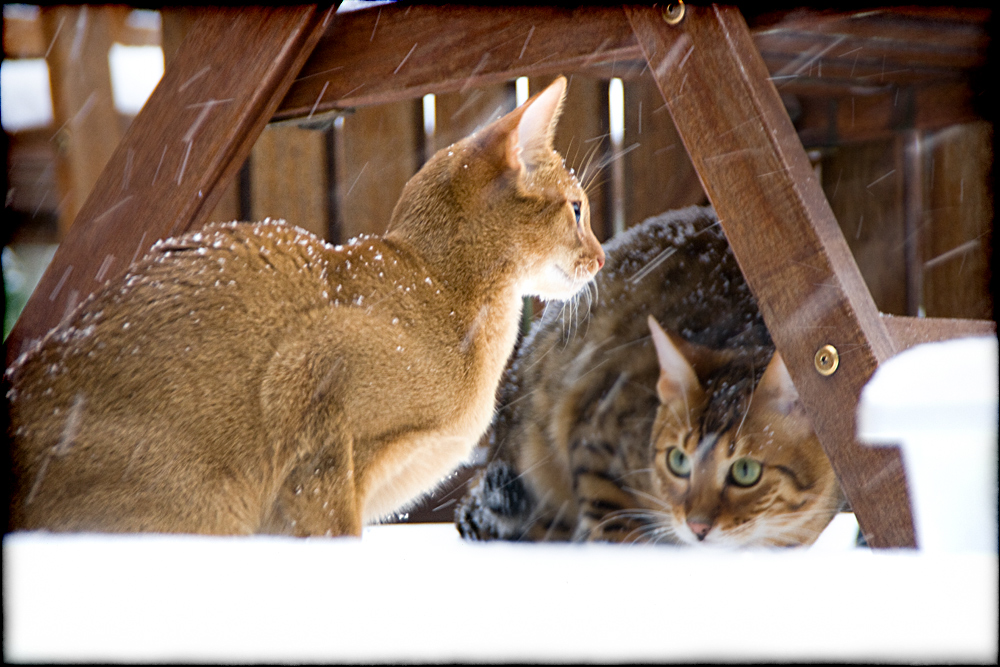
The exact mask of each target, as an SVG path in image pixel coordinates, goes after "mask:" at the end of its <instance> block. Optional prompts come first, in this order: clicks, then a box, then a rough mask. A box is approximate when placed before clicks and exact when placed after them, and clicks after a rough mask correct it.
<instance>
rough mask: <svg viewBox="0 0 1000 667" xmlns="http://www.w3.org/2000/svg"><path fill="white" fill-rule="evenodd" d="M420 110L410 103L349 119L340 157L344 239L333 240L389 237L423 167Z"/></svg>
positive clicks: (338, 175)
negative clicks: (393, 217) (400, 204)
mask: <svg viewBox="0 0 1000 667" xmlns="http://www.w3.org/2000/svg"><path fill="white" fill-rule="evenodd" d="M419 111H420V102H419V101H417V100H408V101H404V102H396V103H393V104H384V105H380V106H376V107H369V108H364V109H358V110H357V112H356V113H353V114H350V115H348V116H345V117H344V121H343V126H342V127H339V128H338V129H337V140H336V141H337V147H336V153H335V155H336V157H335V173H336V182H337V186H336V187H337V207H336V208H337V220H336V225H335V227H336V229H337V230H338V232H337V233H338V236H339V238H335V239H331V240H332V241H335V242H341V241H346V240H347V239H350V238H352V237H355V236H358V235H360V234H379V235H381V234H384V233H385V231H386V228H387V227H388V225H389V218H390V217H391V215H392V209H393V208H395V206H396V201H397V200H398V199H399V195H400V194H402V192H403V186H404V185H406V182H407V181H408V180H409V179H410V177H411V176H413V174H415V173H416V172H417V169H418V168H419V167H420V165H419V161H418V159H417V156H418V153H420V152H422V150H421V144H422V143H423V139H422V134H423V127H422V121H421V122H420V123H419V124H418V120H419V119H420V117H419V116H418V112H419ZM418 131H419V134H418Z"/></svg>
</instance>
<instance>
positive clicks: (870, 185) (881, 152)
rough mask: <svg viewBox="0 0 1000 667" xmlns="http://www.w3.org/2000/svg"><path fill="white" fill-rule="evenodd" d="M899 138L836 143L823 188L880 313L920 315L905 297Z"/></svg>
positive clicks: (825, 166)
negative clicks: (908, 305)
mask: <svg viewBox="0 0 1000 667" xmlns="http://www.w3.org/2000/svg"><path fill="white" fill-rule="evenodd" d="M898 143H899V140H898V139H897V138H895V137H891V138H889V139H885V140H882V141H878V142H867V143H862V144H847V145H843V146H838V147H837V149H836V150H835V151H833V152H832V154H831V155H830V156H829V157H827V158H826V159H824V160H823V188H824V190H825V193H826V197H827V201H828V202H829V205H830V209H831V210H832V211H833V213H834V215H835V216H836V218H837V221H838V223H839V225H840V229H841V231H842V232H843V235H844V240H846V241H847V245H848V247H850V249H851V255H852V256H853V257H854V261H855V262H856V263H857V265H858V269H859V270H860V271H861V276H862V278H863V279H864V281H865V285H866V286H867V288H868V292H869V294H871V297H872V299H873V300H874V301H875V306H876V308H878V310H879V312H882V313H891V314H893V315H916V314H917V313H916V312H912V313H911V312H908V310H907V302H906V254H905V243H906V230H905V220H904V211H905V206H904V203H905V200H904V197H903V195H904V192H903V169H902V167H903V165H901V164H900V159H899V158H900V154H899V150H898Z"/></svg>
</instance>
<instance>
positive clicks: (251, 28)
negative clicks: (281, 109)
mask: <svg viewBox="0 0 1000 667" xmlns="http://www.w3.org/2000/svg"><path fill="white" fill-rule="evenodd" d="M327 18H329V14H328V10H327V9H320V8H318V7H316V6H299V7H292V6H289V7H280V8H277V7H274V8H252V9H239V10H234V9H216V10H205V12H204V14H203V15H202V16H201V17H200V19H199V21H198V22H197V24H196V25H195V26H194V27H193V28H192V29H191V31H190V33H189V34H188V36H187V38H186V39H185V41H184V44H183V45H182V46H181V48H180V52H179V53H178V55H177V57H176V59H175V60H174V62H173V64H172V67H171V68H170V69H169V70H167V71H166V72H165V73H164V76H163V79H162V80H161V81H160V84H159V85H158V86H157V87H156V90H154V91H153V94H152V95H151V96H150V98H149V101H148V102H147V103H146V105H145V107H144V108H143V110H142V111H141V112H140V114H139V115H138V116H137V117H136V119H135V121H134V122H133V123H132V125H131V126H130V127H129V130H128V132H127V133H126V135H125V137H123V139H122V141H121V143H120V144H119V146H118V149H117V150H116V151H115V153H114V155H113V156H112V158H111V161H110V162H109V164H108V165H107V167H106V168H105V170H104V171H103V172H102V173H101V176H100V178H99V179H98V181H97V184H96V186H95V187H94V190H93V192H92V193H91V195H90V197H89V198H88V199H87V201H86V203H85V204H84V206H83V208H82V209H81V211H80V214H79V215H78V216H77V220H76V222H75V223H74V224H73V227H72V229H71V231H70V233H69V235H68V236H67V237H66V239H65V241H64V243H63V244H62V245H61V246H60V248H59V250H58V251H57V252H56V255H55V257H54V258H53V261H52V263H51V264H50V265H49V268H48V270H47V271H46V272H45V274H44V275H43V276H42V279H41V281H40V282H39V285H38V287H37V288H36V290H35V292H34V294H33V295H32V297H31V300H30V301H29V302H28V305H27V306H26V307H25V310H24V312H23V313H22V315H21V318H20V319H19V320H18V322H17V325H16V326H15V328H14V329H13V331H12V332H11V334H10V336H9V338H8V340H7V359H8V362H10V361H11V360H12V359H13V358H15V357H16V356H17V355H18V354H20V353H21V352H22V351H23V348H24V347H25V346H26V344H28V343H30V342H31V341H32V340H34V339H38V338H41V337H42V336H43V335H44V334H45V333H46V332H47V331H48V330H49V329H50V328H52V327H53V326H55V325H56V324H58V322H59V320H60V319H61V318H62V317H63V315H64V314H65V313H67V312H69V311H71V310H72V309H73V307H74V306H75V304H76V302H79V301H82V300H83V299H85V298H86V297H87V295H88V294H90V293H91V292H92V291H93V290H94V289H95V288H96V287H98V286H99V285H100V284H101V283H103V282H104V281H106V280H111V279H114V278H115V277H117V276H118V275H120V274H122V273H123V272H124V271H125V269H126V268H127V267H128V265H129V264H130V263H131V262H132V261H133V260H134V259H135V257H136V256H137V255H139V253H141V252H143V251H145V250H146V249H148V248H149V246H150V245H152V243H153V242H154V241H156V240H157V239H158V238H162V237H166V236H170V235H174V234H178V233H181V232H184V231H186V230H187V229H190V228H192V227H194V226H197V225H199V224H201V223H203V222H205V220H204V218H205V217H206V216H207V215H208V213H209V212H210V211H211V210H212V208H213V207H214V206H215V203H216V202H217V201H218V199H219V198H220V197H221V196H222V193H223V188H224V187H225V185H227V184H228V183H229V182H230V181H231V180H232V178H233V176H234V175H235V174H236V171H237V170H238V169H239V168H240V166H241V165H242V163H243V161H244V159H245V158H246V156H247V155H248V154H249V152H250V149H251V147H252V146H253V143H254V141H256V139H257V136H258V135H259V134H260V132H261V130H262V129H263V128H264V125H265V124H266V123H267V121H268V120H269V119H270V118H271V116H272V115H273V113H274V110H275V109H276V108H277V106H278V103H279V102H280V101H281V99H282V98H283V97H284V94H285V92H286V91H287V89H288V86H289V85H291V81H292V79H293V78H294V77H295V75H296V73H297V72H298V71H299V70H300V69H301V65H302V63H303V62H305V60H306V58H307V57H308V56H309V54H310V53H311V52H312V49H313V47H314V46H315V44H316V42H317V41H318V40H319V37H320V36H321V35H322V33H323V30H324V28H325V26H324V25H323V24H324V20H325V19H327ZM222 44H225V45H226V47H225V48H220V45H222ZM235 71H238V72H239V75H238V76H234V72H235ZM220 185H221V186H222V187H219V186H220Z"/></svg>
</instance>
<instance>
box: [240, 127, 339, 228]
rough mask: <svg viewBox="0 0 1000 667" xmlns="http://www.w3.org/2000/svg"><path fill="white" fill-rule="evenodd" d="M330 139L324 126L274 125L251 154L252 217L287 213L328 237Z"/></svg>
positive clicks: (279, 216)
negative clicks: (327, 151)
mask: <svg viewBox="0 0 1000 667" xmlns="http://www.w3.org/2000/svg"><path fill="white" fill-rule="evenodd" d="M326 148H327V141H326V134H325V132H323V131H319V130H307V129H302V128H299V127H295V126H294V125H292V126H279V125H270V126H268V127H267V128H265V129H264V131H263V132H261V135H260V137H259V138H258V139H257V143H256V144H255V145H254V147H253V151H252V152H251V154H250V184H251V185H250V199H251V205H250V217H251V219H252V220H263V219H264V218H266V217H270V218H273V219H284V220H286V221H287V222H288V223H289V224H293V225H297V226H299V227H302V228H303V229H307V230H309V231H310V232H312V233H314V234H316V235H317V236H319V237H320V238H326V237H327V234H328V233H329V226H330V221H329V219H328V217H327V188H328V187H329V185H328V180H329V179H328V178H327V153H326Z"/></svg>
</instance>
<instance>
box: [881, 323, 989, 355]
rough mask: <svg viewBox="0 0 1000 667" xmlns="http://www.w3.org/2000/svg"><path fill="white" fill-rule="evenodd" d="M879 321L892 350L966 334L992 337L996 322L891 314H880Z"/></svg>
mask: <svg viewBox="0 0 1000 667" xmlns="http://www.w3.org/2000/svg"><path fill="white" fill-rule="evenodd" d="M882 322H883V323H884V324H885V328H886V329H887V330H888V331H889V335H890V336H892V339H893V341H895V343H896V350H898V351H899V352H902V351H903V350H905V349H907V348H910V347H913V346H914V345H920V344H922V343H933V342H936V341H940V340H951V339H953V338H965V337H967V336H996V335H997V323H996V322H993V321H991V320H965V319H950V318H945V317H893V316H892V315H883V316H882Z"/></svg>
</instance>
